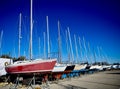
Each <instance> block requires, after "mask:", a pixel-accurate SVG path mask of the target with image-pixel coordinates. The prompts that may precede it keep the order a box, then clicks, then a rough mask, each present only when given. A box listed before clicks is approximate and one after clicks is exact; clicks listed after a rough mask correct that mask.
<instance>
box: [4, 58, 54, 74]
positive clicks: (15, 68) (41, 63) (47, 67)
mask: <svg viewBox="0 0 120 89" xmlns="http://www.w3.org/2000/svg"><path fill="white" fill-rule="evenodd" d="M55 63H56V60H55V59H53V60H37V61H31V62H25V63H19V64H13V65H8V66H6V68H5V69H6V71H7V72H8V73H11V74H13V73H38V72H39V73H45V72H50V71H52V70H53V68H54V66H55Z"/></svg>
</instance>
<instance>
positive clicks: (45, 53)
mask: <svg viewBox="0 0 120 89" xmlns="http://www.w3.org/2000/svg"><path fill="white" fill-rule="evenodd" d="M43 36H44V58H46V51H45V50H46V36H45V32H43Z"/></svg>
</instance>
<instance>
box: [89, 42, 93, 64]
mask: <svg viewBox="0 0 120 89" xmlns="http://www.w3.org/2000/svg"><path fill="white" fill-rule="evenodd" d="M88 54H89V58H90V61H91V64H92V56H91V52H90V43H89V42H88Z"/></svg>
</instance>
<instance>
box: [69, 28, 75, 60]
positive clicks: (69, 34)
mask: <svg viewBox="0 0 120 89" xmlns="http://www.w3.org/2000/svg"><path fill="white" fill-rule="evenodd" d="M68 36H69V41H70V48H71V53H72V62H73V61H74V55H73V49H72V42H71V36H70V31H69V27H68Z"/></svg>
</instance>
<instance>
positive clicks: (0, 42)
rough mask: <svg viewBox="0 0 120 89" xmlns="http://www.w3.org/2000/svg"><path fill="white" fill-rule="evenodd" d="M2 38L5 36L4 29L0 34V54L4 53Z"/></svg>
mask: <svg viewBox="0 0 120 89" xmlns="http://www.w3.org/2000/svg"><path fill="white" fill-rule="evenodd" d="M2 38H3V30H2V31H1V35H0V55H1V54H2V48H1V47H2Z"/></svg>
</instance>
